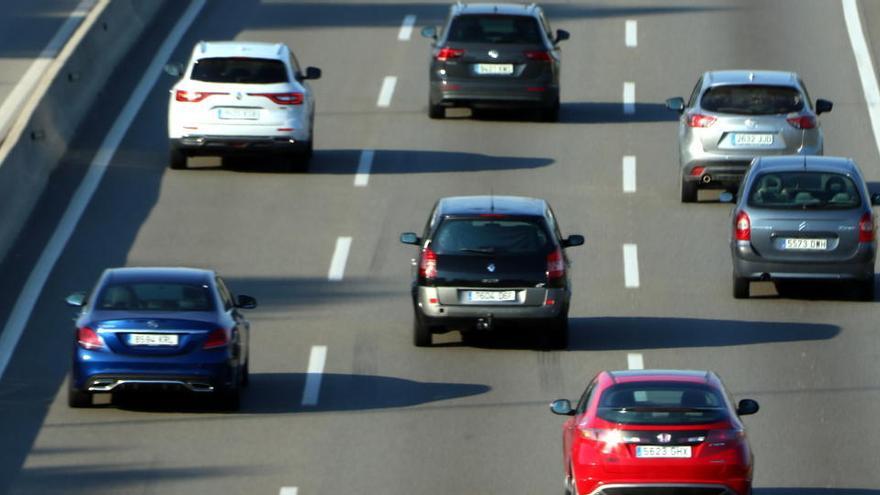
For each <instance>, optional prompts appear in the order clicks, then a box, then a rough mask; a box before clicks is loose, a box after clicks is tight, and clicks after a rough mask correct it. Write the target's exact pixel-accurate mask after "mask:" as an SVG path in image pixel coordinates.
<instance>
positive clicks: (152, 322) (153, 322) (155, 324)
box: [147, 320, 159, 328]
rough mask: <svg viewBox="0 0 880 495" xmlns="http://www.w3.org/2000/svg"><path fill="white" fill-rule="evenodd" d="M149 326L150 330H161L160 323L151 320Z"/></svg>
mask: <svg viewBox="0 0 880 495" xmlns="http://www.w3.org/2000/svg"><path fill="white" fill-rule="evenodd" d="M147 326H148V327H150V328H159V323H158V322H156V321H154V320H150V321H148V322H147Z"/></svg>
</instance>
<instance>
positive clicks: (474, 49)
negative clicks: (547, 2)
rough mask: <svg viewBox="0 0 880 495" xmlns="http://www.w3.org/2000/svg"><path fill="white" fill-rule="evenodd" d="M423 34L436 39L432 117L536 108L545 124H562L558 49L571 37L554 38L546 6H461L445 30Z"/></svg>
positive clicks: (560, 33)
mask: <svg viewBox="0 0 880 495" xmlns="http://www.w3.org/2000/svg"><path fill="white" fill-rule="evenodd" d="M422 35H423V36H425V37H427V38H431V39H433V40H434V43H433V51H432V54H431V68H430V74H429V78H430V81H431V91H430V99H429V102H428V115H429V116H430V117H431V118H433V119H439V118H443V117H444V116H445V115H446V107H453V106H462V107H470V108H474V107H496V108H497V107H501V108H510V107H527V108H536V109H538V110H539V111H540V112H541V118H542V119H543V120H546V121H553V122H555V121H556V120H558V119H559V66H560V60H561V59H560V57H561V53H560V50H559V48H558V46H557V44H558V43H559V42H560V41H562V40H566V39H568V37H569V34H568V32H567V31H563V30H561V29H560V30H557V31H556V33H555V34H553V32H552V30H551V29H550V24H549V23H548V22H547V18H546V17H545V16H544V12H543V11H542V10H541V8H540V7H538V6H536V5H535V4H531V5H519V4H505V3H485V4H462V3H458V4H455V5H453V6H452V8H451V9H450V12H449V18H448V19H447V21H446V24H445V25H444V27H443V29H442V30H439V29H438V28H437V27H434V26H429V27H426V28H424V29H423V30H422Z"/></svg>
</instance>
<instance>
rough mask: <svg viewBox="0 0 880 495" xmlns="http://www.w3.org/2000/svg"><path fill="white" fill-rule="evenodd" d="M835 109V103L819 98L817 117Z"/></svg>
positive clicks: (817, 101)
mask: <svg viewBox="0 0 880 495" xmlns="http://www.w3.org/2000/svg"><path fill="white" fill-rule="evenodd" d="M833 108H834V103H832V102H830V101H828V100H823V99H821V98H819V99H818V100H816V115H819V114H823V113H828V112H830V111H831V110H832V109H833Z"/></svg>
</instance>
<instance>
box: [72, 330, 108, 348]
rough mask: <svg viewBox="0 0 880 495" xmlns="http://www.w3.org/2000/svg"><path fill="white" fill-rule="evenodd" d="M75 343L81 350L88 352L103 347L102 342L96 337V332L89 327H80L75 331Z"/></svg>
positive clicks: (99, 337) (98, 336)
mask: <svg viewBox="0 0 880 495" xmlns="http://www.w3.org/2000/svg"><path fill="white" fill-rule="evenodd" d="M76 343H77V344H79V346H80V347H82V348H83V349H88V350H90V351H92V350H95V349H102V348H103V347H104V340H103V339H102V338H101V336H100V335H98V332H96V331H94V330H92V329H91V328H89V327H82V328H78V329H77V330H76Z"/></svg>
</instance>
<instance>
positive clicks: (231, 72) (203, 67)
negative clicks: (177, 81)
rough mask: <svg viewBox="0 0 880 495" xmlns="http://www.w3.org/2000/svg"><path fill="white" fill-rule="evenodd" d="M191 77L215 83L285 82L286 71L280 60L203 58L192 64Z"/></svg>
mask: <svg viewBox="0 0 880 495" xmlns="http://www.w3.org/2000/svg"><path fill="white" fill-rule="evenodd" d="M192 79H193V80H195V81H204V82H217V83H246V84H272V83H282V82H287V71H286V70H285V69H284V63H283V62H281V61H280V60H271V59H263V58H203V59H200V60H199V61H197V62H196V64H195V65H194V66H193V70H192Z"/></svg>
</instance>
